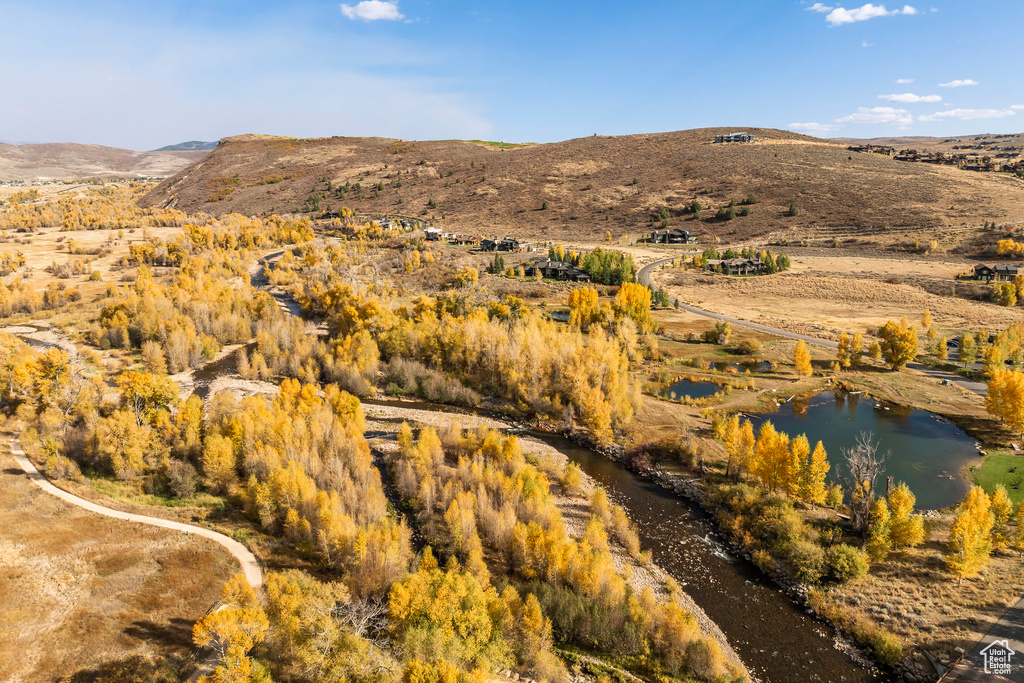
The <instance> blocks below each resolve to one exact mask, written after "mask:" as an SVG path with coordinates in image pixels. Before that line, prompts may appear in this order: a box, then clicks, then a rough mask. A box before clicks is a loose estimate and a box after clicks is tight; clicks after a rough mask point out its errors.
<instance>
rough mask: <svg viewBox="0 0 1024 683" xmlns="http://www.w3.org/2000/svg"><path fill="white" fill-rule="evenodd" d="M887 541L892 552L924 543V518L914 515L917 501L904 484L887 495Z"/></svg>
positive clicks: (897, 486)
mask: <svg viewBox="0 0 1024 683" xmlns="http://www.w3.org/2000/svg"><path fill="white" fill-rule="evenodd" d="M887 502H888V505H889V515H890V520H889V540H890V542H891V544H892V548H893V550H902V549H903V548H912V547H914V546H918V545H921V543H922V542H924V518H923V517H922V516H921V515H915V514H913V513H914V503H915V502H917V499H916V498H915V497H914V494H913V493H912V492H911V490H910V487H909V486H907V484H906V483H905V482H902V481H901V482H900V483H899V484H897V485H896V487H895V488H894V489H893V490H892V492H891V493H889V497H888V501H887Z"/></svg>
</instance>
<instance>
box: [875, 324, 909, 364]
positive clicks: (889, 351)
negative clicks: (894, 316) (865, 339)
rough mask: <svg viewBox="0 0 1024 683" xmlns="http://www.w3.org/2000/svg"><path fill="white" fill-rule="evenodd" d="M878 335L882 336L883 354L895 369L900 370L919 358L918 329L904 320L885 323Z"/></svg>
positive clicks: (887, 362)
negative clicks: (909, 325)
mask: <svg viewBox="0 0 1024 683" xmlns="http://www.w3.org/2000/svg"><path fill="white" fill-rule="evenodd" d="M878 336H879V337H880V338H881V351H882V356H883V357H884V358H885V362H886V364H887V365H888V366H889V367H890V368H892V369H893V370H899V369H900V368H902V367H905V366H906V364H907V363H909V362H910V361H912V360H914V359H915V358H917V330H916V329H914V328H913V327H908V326H907V325H906V323H904V322H903V321H902V320H901V321H900V322H898V323H897V322H894V321H892V320H890V321H889V322H887V323H885V325H883V326H882V328H881V329H880V330H878Z"/></svg>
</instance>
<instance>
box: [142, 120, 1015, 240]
mask: <svg viewBox="0 0 1024 683" xmlns="http://www.w3.org/2000/svg"><path fill="white" fill-rule="evenodd" d="M732 130H736V129H725V128H721V129H710V128H708V129H698V130H687V131H679V132H672V133H657V134H646V135H628V136H620V137H602V136H594V137H587V138H578V139H574V140H566V141H564V142H558V143H551V144H538V145H524V146H512V145H505V144H504V143H487V142H481V141H432V142H412V141H405V140H393V139H385V138H344V137H335V138H318V139H297V138H284V137H270V136H259V135H243V136H237V137H232V138H225V139H224V140H222V141H221V143H220V144H219V145H218V146H217V148H216V149H215V150H214V151H213V152H211V153H210V154H209V156H207V157H205V158H204V159H202V160H201V161H199V162H198V163H196V164H194V165H193V166H191V167H189V168H187V169H185V170H183V171H181V172H180V173H178V174H177V175H175V176H174V177H172V178H169V179H167V180H166V181H164V182H163V183H161V184H160V185H159V186H158V187H156V188H155V189H154V190H153V191H152V192H150V194H148V195H147V196H146V197H145V198H144V200H143V201H144V203H145V204H147V205H152V206H157V205H159V206H173V207H176V208H179V209H183V210H187V211H205V212H208V213H212V214H215V215H220V214H223V213H227V212H239V213H244V214H259V213H270V212H276V213H290V212H299V211H302V210H303V209H306V210H309V209H312V208H314V207H319V208H320V209H326V208H328V207H333V208H335V209H337V208H338V207H341V206H347V207H350V208H353V209H355V210H356V211H357V212H358V213H359V214H361V215H366V216H382V215H404V216H422V217H430V218H432V219H433V220H434V222H435V223H436V224H437V225H438V226H439V227H442V228H446V229H450V230H457V231H460V232H467V233H474V234H483V235H500V234H504V233H506V232H508V233H515V234H518V235H522V236H529V237H535V238H545V237H546V238H551V239H566V238H568V239H572V238H578V239H584V238H597V237H602V236H604V234H605V232H606V231H610V232H611V233H612V234H613V235H614V236H616V237H618V236H619V235H622V234H626V233H630V234H637V233H640V232H643V231H646V230H647V229H649V225H650V221H651V217H652V215H653V214H654V213H655V212H657V211H659V210H661V209H663V208H667V209H668V214H667V215H668V223H669V225H672V226H673V227H675V226H680V227H689V228H690V229H691V230H694V231H695V232H697V233H717V234H730V235H738V236H740V237H741V238H742V237H746V236H755V235H760V234H765V233H768V232H772V231H778V230H780V229H783V228H789V227H807V226H826V227H828V226H835V227H851V228H861V229H863V228H885V227H893V228H903V227H905V228H929V227H940V226H946V225H961V224H978V225H980V224H981V223H983V222H984V221H989V220H994V221H997V222H1004V221H1012V220H1022V219H1024V182H1022V181H1021V180H1020V179H1017V178H1013V177H1009V176H1008V175H1005V174H992V173H971V172H966V171H962V170H959V169H956V168H952V167H940V166H932V165H926V164H908V163H900V162H896V161H893V160H892V159H890V158H887V157H883V156H881V155H877V154H855V153H850V152H848V151H847V150H846V145H845V144H842V143H838V142H833V141H826V140H821V139H817V138H812V137H808V136H804V135H799V134H796V133H790V132H787V131H781V130H773V129H756V128H754V129H751V128H748V129H746V130H747V131H748V132H750V133H752V134H754V135H755V136H757V137H758V138H760V139H759V140H758V141H756V142H753V143H747V144H712V140H713V139H714V136H715V135H716V134H719V133H728V132H731V131H732ZM340 189H343V190H344V191H343V194H342V192H341V191H340ZM748 195H755V196H756V198H757V200H758V203H757V204H755V205H753V206H751V207H750V209H751V213H750V215H749V216H740V217H737V218H736V219H734V220H731V221H728V222H726V221H722V220H718V219H715V218H714V216H715V214H716V212H717V210H718V209H719V208H722V207H725V206H726V205H728V203H729V202H730V201H735V202H737V203H739V202H741V201H743V200H744V199H745V198H746V197H748ZM693 199H697V200H698V201H699V202H700V203H701V204H702V205H703V206H704V207H705V209H704V211H703V214H702V219H701V220H700V221H694V220H692V217H691V216H689V214H688V213H687V212H686V207H687V206H688V205H689V204H690V202H691V201H692V200H693ZM791 205H793V206H796V207H797V209H798V210H799V213H798V215H797V216H795V217H791V216H788V215H787V213H788V209H789V207H790V206H791ZM738 208H739V207H738ZM311 215H316V213H313V214H311ZM663 215H664V214H663ZM660 220H661V219H660V218H659V221H660Z"/></svg>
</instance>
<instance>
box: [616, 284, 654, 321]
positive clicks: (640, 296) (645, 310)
mask: <svg viewBox="0 0 1024 683" xmlns="http://www.w3.org/2000/svg"><path fill="white" fill-rule="evenodd" d="M612 310H614V311H615V317H617V318H630V319H632V320H633V322H635V323H636V326H637V329H638V330H640V331H641V332H644V333H647V332H651V331H653V330H654V318H652V317H651V290H650V289H648V288H647V287H645V286H644V285H641V284H638V283H635V282H623V283H622V285H621V286H620V287H619V293H618V294H616V295H615V302H614V303H613V304H612Z"/></svg>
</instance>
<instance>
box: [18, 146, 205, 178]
mask: <svg viewBox="0 0 1024 683" xmlns="http://www.w3.org/2000/svg"><path fill="white" fill-rule="evenodd" d="M208 153H209V152H206V151H202V150H186V151H173V152H135V151H132V150H130V149H119V148H117V147H102V146H100V145H79V144H75V143H70V142H60V143H50V144H42V145H5V144H0V181H3V180H34V179H53V180H71V179H79V178H101V177H112V176H115V177H122V176H147V177H162V176H169V175H172V174H174V173H177V172H178V171H180V170H181V169H183V168H185V167H186V166H188V165H190V164H193V163H195V162H196V161H199V160H200V159H202V158H203V157H204V156H206V155H207V154H208Z"/></svg>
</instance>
